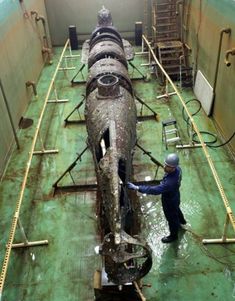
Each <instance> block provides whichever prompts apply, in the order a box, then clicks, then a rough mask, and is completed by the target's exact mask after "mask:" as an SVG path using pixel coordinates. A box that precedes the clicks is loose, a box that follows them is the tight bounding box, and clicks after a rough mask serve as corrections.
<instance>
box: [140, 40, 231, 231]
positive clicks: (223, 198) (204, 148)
mask: <svg viewBox="0 0 235 301" xmlns="http://www.w3.org/2000/svg"><path fill="white" fill-rule="evenodd" d="M142 38H143V40H144V42H145V43H146V45H147V46H148V49H149V51H150V52H151V54H152V56H153V59H154V61H155V63H156V64H157V65H158V67H159V68H160V69H161V71H162V73H163V74H164V75H165V77H166V78H167V80H168V81H169V83H170V84H171V86H172V87H173V89H174V90H175V92H176V94H177V96H178V97H179V99H180V101H181V104H182V106H183V107H184V109H185V112H186V113H187V115H188V117H189V120H190V121H191V124H192V126H193V129H194V131H195V132H196V133H197V136H198V139H199V141H200V143H201V146H202V149H203V151H204V154H205V157H206V159H207V162H208V164H209V166H210V169H211V172H212V175H213V177H214V180H215V182H216V185H217V187H218V189H219V192H220V196H221V198H222V200H223V202H224V206H225V209H226V211H227V214H228V217H229V219H230V222H231V224H232V227H233V229H234V231H235V217H234V215H233V212H232V209H231V207H230V204H229V201H228V199H227V197H226V195H225V192H224V190H223V186H222V184H221V182H220V179H219V176H218V174H217V172H216V169H215V166H214V164H213V162H212V159H211V157H210V155H209V153H208V150H207V146H206V144H205V143H204V141H203V139H202V136H201V133H200V131H199V130H198V128H197V125H196V124H195V122H194V120H193V117H192V116H191V114H190V112H189V111H188V108H187V106H186V104H185V102H184V100H183V98H182V96H181V95H180V93H179V91H178V89H177V88H176V86H175V84H174V83H173V82H172V80H171V78H170V77H169V75H168V74H167V73H166V71H165V70H164V68H163V67H162V65H161V64H160V62H159V61H158V59H157V57H156V55H155V53H154V52H153V50H152V48H151V45H150V43H149V41H148V40H147V38H146V37H145V36H144V35H142Z"/></svg>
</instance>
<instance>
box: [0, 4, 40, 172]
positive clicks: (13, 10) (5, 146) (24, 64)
mask: <svg viewBox="0 0 235 301" xmlns="http://www.w3.org/2000/svg"><path fill="white" fill-rule="evenodd" d="M30 11H37V12H38V13H39V15H43V16H45V14H46V12H45V5H44V1H43V0H24V1H23V2H22V4H20V2H19V1H11V0H2V1H0V58H1V59H0V70H1V75H0V76H1V80H2V84H3V87H4V91H5V94H6V97H7V102H8V105H9V109H10V111H11V115H12V119H13V122H14V126H15V128H16V130H18V123H19V120H20V118H21V116H22V115H23V114H24V112H25V110H26V108H27V106H28V103H29V101H30V99H31V98H32V94H33V91H32V88H26V85H25V83H26V82H27V81H29V80H31V81H37V79H38V77H39V75H40V72H41V70H42V68H43V66H44V58H43V57H42V52H41V49H42V41H41V40H40V39H41V38H42V36H43V26H42V23H41V22H38V23H37V24H36V23H35V17H34V16H33V17H32V16H31V14H30ZM38 101H40V100H38ZM0 116H1V118H0V137H1V142H0V177H1V175H2V173H3V171H4V168H5V165H6V163H7V160H8V157H9V154H10V151H11V149H12V147H13V146H14V145H15V141H14V136H13V131H12V128H11V125H10V121H9V116H8V113H7V110H6V105H5V102H4V99H3V95H2V93H1V91H0Z"/></svg>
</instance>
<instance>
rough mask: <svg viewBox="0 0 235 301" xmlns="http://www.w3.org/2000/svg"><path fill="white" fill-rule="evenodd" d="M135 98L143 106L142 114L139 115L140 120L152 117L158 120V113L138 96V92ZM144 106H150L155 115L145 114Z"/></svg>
mask: <svg viewBox="0 0 235 301" xmlns="http://www.w3.org/2000/svg"><path fill="white" fill-rule="evenodd" d="M135 99H136V100H137V101H138V102H139V103H140V104H141V105H142V106H141V110H140V116H138V117H137V118H138V120H148V119H152V118H154V119H155V120H156V121H158V114H157V113H156V112H155V111H154V110H153V109H152V108H150V106H149V105H147V104H146V103H145V102H144V101H143V100H142V99H141V98H140V97H138V96H137V95H136V94H135ZM143 106H145V107H146V108H148V109H149V110H150V111H151V112H152V113H153V115H145V116H143Z"/></svg>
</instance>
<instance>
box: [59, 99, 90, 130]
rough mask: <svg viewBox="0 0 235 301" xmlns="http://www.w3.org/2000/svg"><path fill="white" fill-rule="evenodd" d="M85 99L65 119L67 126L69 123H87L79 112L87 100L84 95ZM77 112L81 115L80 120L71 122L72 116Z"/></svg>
mask: <svg viewBox="0 0 235 301" xmlns="http://www.w3.org/2000/svg"><path fill="white" fill-rule="evenodd" d="M82 96H83V98H82V100H81V101H80V102H79V104H78V105H77V106H76V107H75V108H74V109H73V110H72V111H71V113H69V115H68V116H67V117H66V118H65V120H64V122H65V126H66V125H67V123H82V124H83V123H85V121H86V120H85V119H82V118H81V115H80V112H79V109H80V107H81V106H82V105H83V104H84V101H85V99H86V96H85V95H82ZM76 110H77V112H78V115H79V118H80V119H78V120H69V118H70V116H71V115H72V114H73V113H74V112H75V111H76Z"/></svg>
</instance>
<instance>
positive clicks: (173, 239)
mask: <svg viewBox="0 0 235 301" xmlns="http://www.w3.org/2000/svg"><path fill="white" fill-rule="evenodd" d="M177 239H178V236H176V235H174V236H172V235H168V236H165V237H163V238H162V239H161V240H162V242H163V243H164V244H166V243H170V242H172V241H175V240H177Z"/></svg>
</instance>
